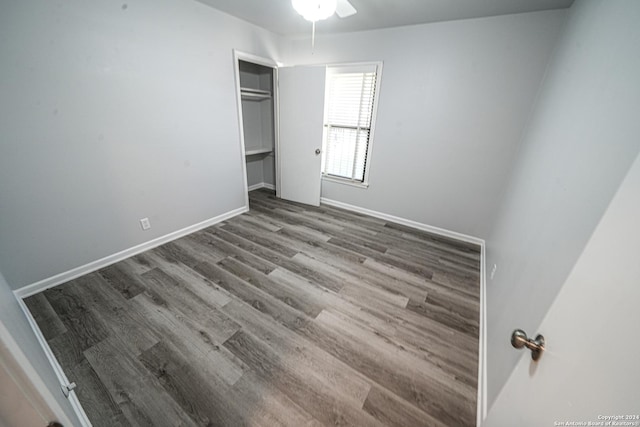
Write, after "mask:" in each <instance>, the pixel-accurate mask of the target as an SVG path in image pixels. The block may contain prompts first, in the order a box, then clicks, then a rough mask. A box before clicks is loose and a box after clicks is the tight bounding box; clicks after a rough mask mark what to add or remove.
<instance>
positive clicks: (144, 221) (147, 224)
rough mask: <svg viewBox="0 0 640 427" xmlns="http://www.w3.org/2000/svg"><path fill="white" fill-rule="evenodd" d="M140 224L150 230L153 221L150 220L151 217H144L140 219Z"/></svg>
mask: <svg viewBox="0 0 640 427" xmlns="http://www.w3.org/2000/svg"><path fill="white" fill-rule="evenodd" d="M140 226H141V227H142V229H143V230H148V229H150V228H151V223H150V222H149V218H142V219H141V220H140Z"/></svg>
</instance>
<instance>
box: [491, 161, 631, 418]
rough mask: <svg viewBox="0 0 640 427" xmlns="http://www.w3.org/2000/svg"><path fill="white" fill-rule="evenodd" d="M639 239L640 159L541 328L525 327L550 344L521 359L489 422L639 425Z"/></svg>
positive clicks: (530, 333)
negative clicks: (533, 357) (538, 354)
mask: <svg viewBox="0 0 640 427" xmlns="http://www.w3.org/2000/svg"><path fill="white" fill-rule="evenodd" d="M559 238H562V236H559ZM639 242H640V157H639V158H637V159H636V161H635V163H634V165H633V166H632V168H631V169H630V171H629V173H628V175H627V177H626V178H625V180H624V181H623V183H622V185H621V186H620V188H619V189H618V192H617V194H616V196H615V197H614V198H613V200H612V202H611V204H610V205H609V207H608V208H607V211H606V212H605V214H604V216H603V217H602V219H601V221H600V223H599V224H598V226H597V227H596V230H595V231H594V233H593V235H592V236H591V238H590V240H589V242H588V244H587V246H586V247H585V250H584V252H583V253H582V255H581V256H580V258H579V259H578V261H577V263H576V265H575V266H574V268H573V271H572V272H571V274H570V275H569V277H568V278H567V280H566V282H565V284H564V286H563V288H562V290H561V291H560V293H559V294H558V296H557V298H556V300H555V301H554V303H553V304H552V306H551V308H550V309H549V311H548V312H547V315H546V316H545V318H544V320H543V322H542V324H541V325H540V328H539V330H538V331H526V332H527V333H528V334H529V335H534V336H535V334H537V333H542V334H543V335H544V336H545V338H546V348H547V350H546V351H545V352H544V353H543V354H542V357H541V358H540V360H539V361H538V363H537V364H534V363H532V362H531V358H530V357H529V355H526V356H524V357H523V358H522V359H521V360H520V361H519V363H518V365H517V366H516V368H515V370H514V371H513V372H512V374H511V377H510V378H509V380H508V382H507V384H506V385H505V387H504V388H503V389H502V391H501V392H500V394H499V395H498V398H497V400H496V402H495V404H494V405H493V406H492V408H491V409H490V410H489V414H488V416H487V419H486V421H485V422H484V423H483V427H502V426H532V427H533V426H535V427H540V426H561V425H604V426H607V425H631V426H640V249H639V248H640V246H639ZM513 326H514V328H515V327H518V325H513ZM504 339H505V342H508V340H509V337H504ZM513 351H516V350H515V349H514V350H513ZM490 375H491V373H490V372H489V376H490ZM608 417H618V418H608ZM569 422H573V423H574V424H570V423H569ZM589 422H591V424H589ZM600 422H602V424H597V423H600ZM616 423H618V424H616Z"/></svg>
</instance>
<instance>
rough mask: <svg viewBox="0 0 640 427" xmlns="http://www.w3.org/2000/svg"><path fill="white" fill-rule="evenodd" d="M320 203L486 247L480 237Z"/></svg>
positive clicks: (334, 202)
mask: <svg viewBox="0 0 640 427" xmlns="http://www.w3.org/2000/svg"><path fill="white" fill-rule="evenodd" d="M320 203H324V204H325V205H329V206H335V207H337V208H342V209H346V210H349V211H353V212H358V213H361V214H365V215H369V216H373V217H376V218H380V219H385V220H387V221H391V222H395V223H397V224H402V225H406V226H407V227H412V228H416V229H418V230H422V231H426V232H428V233H433V234H438V235H440V236H444V237H450V238H452V239H456V240H461V241H463V242H467V243H473V244H476V245H479V246H482V245H484V239H480V238H478V237H474V236H469V235H467V234H462V233H458V232H456V231H451V230H446V229H444V228H440V227H434V226H432V225H427V224H423V223H421V222H417V221H413V220H410V219H406V218H400V217H398V216H393V215H389V214H386V213H383V212H378V211H374V210H371V209H367V208H361V207H360V206H354V205H350V204H348V203H343V202H339V201H337V200H331V199H327V198H325V197H321V198H320Z"/></svg>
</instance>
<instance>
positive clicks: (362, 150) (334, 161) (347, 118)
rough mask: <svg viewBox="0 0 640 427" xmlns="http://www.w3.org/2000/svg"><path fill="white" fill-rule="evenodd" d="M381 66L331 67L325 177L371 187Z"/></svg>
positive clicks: (328, 73) (329, 73) (325, 124)
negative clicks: (371, 160)
mask: <svg viewBox="0 0 640 427" xmlns="http://www.w3.org/2000/svg"><path fill="white" fill-rule="evenodd" d="M381 65H382V64H356V65H344V66H330V67H328V68H327V82H326V87H327V89H326V95H325V112H324V127H325V132H324V141H323V156H322V174H323V177H325V178H336V179H339V180H341V181H348V182H352V183H354V184H359V185H367V181H368V175H369V174H368V166H369V160H370V158H371V146H372V144H371V141H372V137H373V125H374V121H375V115H376V114H375V113H376V93H377V90H378V86H379V75H380V68H381Z"/></svg>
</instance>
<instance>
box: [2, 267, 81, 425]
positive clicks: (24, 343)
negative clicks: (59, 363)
mask: <svg viewBox="0 0 640 427" xmlns="http://www.w3.org/2000/svg"><path fill="white" fill-rule="evenodd" d="M0 322H1V323H2V324H3V325H4V326H5V327H6V328H7V330H8V331H9V333H10V334H11V336H12V337H13V339H14V341H15V342H16V344H17V345H18V346H19V347H20V350H21V351H22V352H23V353H24V354H25V355H26V356H27V357H28V358H29V362H30V363H31V366H33V368H34V369H35V371H36V372H37V373H38V375H39V376H40V378H41V379H42V381H43V382H44V383H45V384H46V385H47V387H48V389H49V390H50V391H51V394H52V395H53V396H54V397H55V398H56V400H57V402H58V404H59V405H60V407H61V408H62V409H63V410H64V412H65V414H66V415H67V417H68V418H69V419H70V420H71V422H73V423H76V424H77V425H79V422H78V418H77V417H76V415H75V412H74V411H73V408H72V407H71V405H70V404H69V401H68V400H67V399H66V398H65V397H64V395H63V394H62V391H61V390H60V382H59V381H58V378H57V377H56V374H55V373H54V372H53V368H52V367H51V365H50V364H49V361H48V359H47V357H46V356H45V354H44V351H43V350H42V347H40V344H39V343H38V340H37V339H36V336H35V335H34V334H33V331H32V330H31V326H30V325H29V322H28V321H27V318H26V317H25V315H24V313H23V312H22V309H21V308H20V306H19V305H18V302H17V301H16V298H15V297H14V296H13V292H11V290H10V289H9V285H8V284H7V282H6V280H5V278H4V277H3V276H2V273H0Z"/></svg>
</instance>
